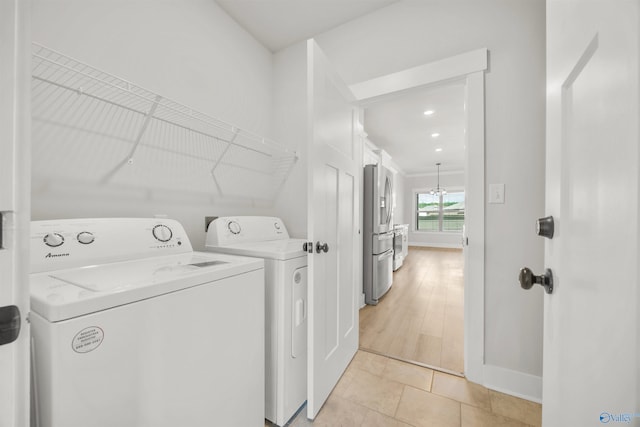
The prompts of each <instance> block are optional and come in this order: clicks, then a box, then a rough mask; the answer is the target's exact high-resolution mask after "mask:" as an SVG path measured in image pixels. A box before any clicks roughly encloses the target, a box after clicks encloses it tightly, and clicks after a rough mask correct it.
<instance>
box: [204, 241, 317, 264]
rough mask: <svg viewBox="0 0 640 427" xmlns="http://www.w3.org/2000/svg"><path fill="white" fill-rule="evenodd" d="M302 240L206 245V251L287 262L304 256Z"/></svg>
mask: <svg viewBox="0 0 640 427" xmlns="http://www.w3.org/2000/svg"><path fill="white" fill-rule="evenodd" d="M305 242H306V240H304V239H285V240H268V241H262V242H246V243H237V244H234V245H226V246H213V245H207V250H209V251H212V252H221V253H226V254H234V255H243V256H251V257H259V258H266V259H275V260H288V259H292V258H299V257H303V256H306V255H307V253H306V252H305V251H303V250H302V245H303V244H304V243H305Z"/></svg>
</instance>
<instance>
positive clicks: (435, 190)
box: [429, 163, 447, 197]
mask: <svg viewBox="0 0 640 427" xmlns="http://www.w3.org/2000/svg"><path fill="white" fill-rule="evenodd" d="M440 165H441V163H436V166H437V167H438V185H437V186H436V188H432V189H431V191H429V194H431V195H432V196H438V197H440V196H443V195H445V194H447V190H445V189H444V188H440Z"/></svg>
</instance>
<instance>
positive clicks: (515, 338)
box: [316, 0, 545, 397]
mask: <svg viewBox="0 0 640 427" xmlns="http://www.w3.org/2000/svg"><path fill="white" fill-rule="evenodd" d="M316 39H317V41H318V43H319V44H320V46H321V47H322V48H323V50H324V51H325V52H326V54H327V55H328V56H329V58H330V59H331V60H332V62H333V63H334V64H335V66H336V68H337V70H338V72H339V73H340V75H341V76H343V78H344V79H345V80H346V81H347V83H348V84H354V83H357V82H361V81H364V80H368V79H370V78H373V77H378V76H382V75H386V74H389V73H392V72H396V71H400V70H404V69H407V68H410V67H413V66H417V65H421V64H425V63H428V62H431V61H435V60H439V59H443V58H446V57H449V56H453V55H456V54H460V53H464V52H468V51H471V50H474V49H478V48H483V47H486V48H488V49H489V52H490V60H489V70H488V72H487V73H486V78H485V88H486V89H485V90H486V160H485V170H486V176H485V185H486V186H488V184H492V183H504V184H505V185H506V203H505V204H501V205H489V204H487V205H486V207H485V209H486V217H485V227H486V228H485V233H486V240H485V254H486V261H485V278H484V279H485V354H484V360H485V364H486V366H487V369H486V371H487V374H486V376H487V378H486V380H487V381H489V382H492V381H493V379H492V378H491V377H492V376H494V377H495V375H494V374H493V372H496V371H499V372H501V373H504V372H509V373H513V375H514V376H516V377H517V376H518V375H522V376H523V377H524V376H526V375H527V374H530V375H529V376H533V377H535V378H538V379H539V377H540V376H541V374H542V301H543V299H542V293H541V292H538V291H539V290H536V291H534V292H531V291H530V292H524V291H522V290H521V289H520V287H519V286H518V282H517V275H518V271H519V269H520V268H521V267H523V266H525V265H526V266H529V267H530V268H532V269H533V270H534V271H541V270H542V268H543V242H542V239H541V238H539V237H537V236H536V235H535V227H534V224H535V219H536V218H537V217H541V216H544V138H545V135H544V129H545V120H544V102H545V3H544V1H543V0H522V1H513V0H483V1H482V2H478V1H471V0H467V1H464V0H405V1H401V2H399V3H396V4H393V5H391V6H388V7H387V8H384V9H381V10H379V11H377V12H374V13H372V14H369V15H367V16H365V17H362V18H361V19H358V20H355V21H352V22H350V23H347V24H345V25H343V26H340V27H337V28H335V29H333V30H331V31H329V32H326V33H324V34H322V35H319V36H317V37H316ZM492 367H496V368H497V369H492ZM495 382H496V383H498V382H500V381H499V380H496V381H495ZM503 383H506V381H503ZM497 387H500V385H499V384H498V385H497ZM511 391H512V392H513V391H514V390H511ZM516 392H517V391H516ZM533 394H535V393H533ZM532 397H536V396H532ZM537 397H539V396H537Z"/></svg>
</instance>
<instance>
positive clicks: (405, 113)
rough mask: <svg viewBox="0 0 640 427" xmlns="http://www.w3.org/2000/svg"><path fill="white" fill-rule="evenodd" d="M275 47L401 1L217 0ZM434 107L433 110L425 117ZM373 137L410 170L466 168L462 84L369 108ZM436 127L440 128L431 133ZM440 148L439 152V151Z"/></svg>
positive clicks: (367, 114)
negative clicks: (433, 134) (426, 112)
mask: <svg viewBox="0 0 640 427" xmlns="http://www.w3.org/2000/svg"><path fill="white" fill-rule="evenodd" d="M215 1H216V3H218V4H219V5H220V7H221V8H222V9H224V10H225V11H226V12H227V13H228V14H229V15H230V16H231V17H232V18H233V19H234V20H235V21H236V22H237V23H238V24H239V25H240V26H241V27H243V28H244V29H245V30H247V31H248V32H249V33H250V34H251V35H253V37H254V38H255V39H256V40H258V41H259V42H260V43H261V44H263V45H264V46H265V47H267V48H268V49H269V50H271V51H272V52H277V51H278V50H281V49H283V48H285V47H287V46H290V45H292V44H294V43H297V42H299V41H302V40H306V39H308V38H310V37H313V36H315V35H317V34H320V33H322V32H325V31H328V30H330V29H332V28H335V27H337V26H339V25H342V24H344V23H346V22H348V21H351V20H353V19H356V18H358V17H360V16H363V15H366V14H367V13H370V12H373V11H375V10H377V9H380V8H383V7H385V6H388V5H390V4H392V3H395V2H397V1H399V0H215ZM427 109H431V110H434V111H435V113H434V114H433V115H432V116H430V117H426V116H425V115H424V114H423V113H424V111H425V110H427ZM364 127H365V131H366V132H367V133H368V134H369V140H370V141H371V142H373V143H374V144H375V145H376V146H378V147H379V148H382V149H384V150H385V151H386V152H387V153H389V155H391V157H392V158H393V160H394V161H395V162H396V164H397V165H398V166H399V167H400V168H401V169H402V171H403V172H404V173H406V174H408V175H414V174H424V173H433V172H435V171H436V166H435V163H436V162H442V166H441V171H443V172H446V171H452V170H455V171H460V170H464V129H465V124H464V84H463V83H462V82H460V83H452V84H448V85H446V86H438V87H433V88H428V89H423V90H414V91H410V92H408V93H407V94H404V95H402V96H398V97H394V98H393V99H388V98H387V99H386V100H383V101H379V102H377V103H375V104H372V105H370V106H368V107H367V108H366V110H365V123H364ZM434 132H438V133H440V136H439V137H438V138H432V137H431V134H432V133H434ZM436 148H442V151H441V152H435V149H436Z"/></svg>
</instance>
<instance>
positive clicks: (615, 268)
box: [542, 0, 640, 426]
mask: <svg viewBox="0 0 640 427" xmlns="http://www.w3.org/2000/svg"><path fill="white" fill-rule="evenodd" d="M639 8H640V5H639V2H638V1H637V0H601V1H579V2H577V1H571V0H567V1H555V0H550V1H547V49H548V51H547V85H548V87H547V169H546V191H547V200H546V204H547V214H549V215H552V216H553V217H554V218H555V235H554V237H553V238H552V239H550V240H546V242H547V243H546V247H545V262H546V264H547V267H549V268H551V269H552V271H553V276H554V282H555V283H554V285H555V289H554V290H553V293H552V294H550V295H547V294H546V295H545V307H544V310H545V313H544V369H543V372H544V374H543V375H544V376H543V404H542V411H543V425H545V426H596V425H604V424H609V425H640V418H639V417H638V415H636V414H638V413H640V400H639V397H640V396H639V395H638V393H639V391H638V386H639V385H640V384H639V381H640V380H639V373H640V371H639V370H638V364H639V360H640V354H639V350H638V345H640V340H639V338H640V337H639V336H638V332H639V327H638V324H639V319H638V307H639V306H640V304H639V298H640V290H639V289H638V283H639V279H638V264H639V262H638V261H639V258H638V162H639V153H638V120H639V115H638V114H639V109H638V79H639V74H638V72H639V70H638V59H639V55H638V47H639V46H638V43H639V38H638V20H639V16H640V15H639V12H640V10H639ZM627 418H628V422H627Z"/></svg>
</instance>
